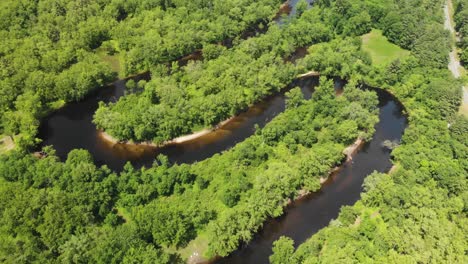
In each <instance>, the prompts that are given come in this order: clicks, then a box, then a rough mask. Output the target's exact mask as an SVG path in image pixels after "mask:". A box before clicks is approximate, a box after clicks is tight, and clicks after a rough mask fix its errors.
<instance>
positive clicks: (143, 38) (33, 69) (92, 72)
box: [0, 0, 281, 147]
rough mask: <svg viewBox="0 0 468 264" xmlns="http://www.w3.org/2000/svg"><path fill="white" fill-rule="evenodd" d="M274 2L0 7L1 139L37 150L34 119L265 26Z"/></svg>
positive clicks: (56, 0) (56, 1) (102, 1)
mask: <svg viewBox="0 0 468 264" xmlns="http://www.w3.org/2000/svg"><path fill="white" fill-rule="evenodd" d="M280 3H281V2H280V1H279V0H262V1H255V2H251V1H246V0H238V1H220V0H217V1H203V0H199V1H179V0H169V1H167V0H164V1H123V0H99V1H89V0H83V1H72V0H68V1H67V0H63V1H62V0H40V1H37V0H22V1H16V0H8V1H2V2H1V3H0V10H1V11H0V21H1V22H0V36H1V38H2V40H3V41H2V42H1V43H0V115H1V116H2V120H1V121H2V122H1V125H0V132H1V131H3V132H4V133H5V134H8V135H11V136H15V138H14V139H15V141H16V143H17V145H19V146H20V147H28V146H31V145H33V144H34V143H36V141H37V140H36V139H35V136H36V133H37V127H38V124H39V121H38V119H39V118H40V117H42V116H43V115H44V114H45V113H47V112H49V111H50V110H51V109H54V108H56V107H57V106H60V105H63V102H70V101H75V100H79V99H82V98H83V97H84V96H85V95H86V94H87V93H89V92H90V91H91V90H93V89H95V88H98V87H101V86H103V85H104V84H106V83H109V82H110V81H112V80H113V79H114V78H115V74H114V73H112V71H111V68H110V66H109V64H108V63H105V62H104V61H103V60H102V58H101V57H102V56H100V55H101V53H100V51H104V52H105V53H107V54H109V55H114V56H117V57H119V58H121V64H122V65H121V68H122V73H123V74H124V75H126V74H131V73H137V72H139V71H144V70H148V69H150V68H151V67H157V66H158V65H159V63H162V62H168V61H171V60H174V59H176V58H178V57H181V56H183V55H185V54H188V53H191V52H193V51H194V50H195V49H200V48H202V47H204V46H209V47H211V46H212V45H213V46H214V44H216V43H218V42H221V41H223V40H226V39H229V38H231V39H234V38H236V37H238V36H239V35H241V33H243V32H246V31H248V30H250V29H252V28H257V27H258V25H263V24H266V23H267V22H268V21H270V20H271V18H272V17H274V16H275V14H276V12H277V11H278V8H279V5H280Z"/></svg>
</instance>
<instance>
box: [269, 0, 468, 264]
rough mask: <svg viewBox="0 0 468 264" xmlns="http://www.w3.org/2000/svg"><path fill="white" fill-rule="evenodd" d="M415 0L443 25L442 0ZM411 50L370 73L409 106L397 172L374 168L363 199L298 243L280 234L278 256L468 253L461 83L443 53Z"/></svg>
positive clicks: (420, 259)
mask: <svg viewBox="0 0 468 264" xmlns="http://www.w3.org/2000/svg"><path fill="white" fill-rule="evenodd" d="M408 2H409V3H410V4H409V5H408V7H407V8H409V9H410V10H412V11H413V12H414V11H416V12H420V13H421V14H425V15H424V16H425V17H426V18H428V19H427V20H429V21H426V22H425V23H426V25H427V24H432V23H436V24H435V25H436V26H437V27H436V29H442V28H443V24H442V22H441V21H442V8H441V6H442V1H432V2H427V3H426V4H427V6H424V5H421V6H419V5H420V4H421V2H422V1H412V2H410V1H408ZM418 6H419V7H418ZM434 7H436V8H434ZM400 8H401V7H400ZM418 9H420V10H418ZM399 12H401V13H397V14H399V15H400V16H401V17H400V18H399V19H402V20H403V21H404V20H405V16H403V15H402V14H404V13H406V12H409V11H407V10H404V9H403V8H402V10H401V11H399ZM428 12H429V13H428ZM427 14H431V15H427ZM464 18H466V16H465V17H464ZM431 19H434V20H435V21H430V20H431ZM384 20H385V19H384ZM426 25H424V26H426ZM406 28H407V27H405V28H404V30H406ZM436 31H437V30H436ZM387 32H388V31H387ZM432 33H433V32H432ZM432 33H429V34H432ZM395 36H396V35H395ZM400 37H401V38H403V37H404V35H400ZM389 38H390V36H389ZM422 38H426V37H425V36H422ZM427 38H428V39H427V40H426V42H425V46H427V47H429V46H430V47H437V46H439V47H440V48H441V49H442V47H444V48H445V45H444V46H440V43H438V41H439V40H438V39H437V38H433V40H432V41H430V39H431V38H429V37H427ZM394 41H395V42H396V43H404V42H403V40H394ZM400 45H402V44H400ZM448 52H449V49H448V48H447V49H446V50H445V51H444V52H443V54H448ZM441 54H442V53H441ZM412 55H414V57H413V56H410V57H409V58H407V59H405V60H404V61H396V62H393V63H391V64H390V65H388V66H387V67H384V68H380V69H374V70H373V71H372V72H370V73H369V74H367V75H366V76H363V78H364V80H365V82H367V83H372V84H374V85H376V86H379V87H383V88H386V89H388V90H390V91H391V92H392V93H393V94H395V95H396V96H397V97H398V98H399V99H400V100H401V101H402V102H403V104H404V105H405V107H406V109H407V111H408V114H409V119H410V125H409V127H408V128H407V129H406V132H405V135H404V137H403V139H402V144H401V146H399V147H398V148H396V149H395V150H394V151H393V156H394V164H395V168H394V170H393V172H392V173H391V174H380V173H374V174H372V175H369V176H368V177H367V178H366V180H365V183H364V190H365V193H363V194H362V195H361V198H362V199H361V200H360V201H359V202H358V203H356V204H355V205H354V206H346V207H343V208H342V209H341V213H340V215H339V217H338V219H336V220H333V221H332V222H331V223H330V226H329V227H327V228H324V229H323V230H321V231H320V232H319V233H318V234H316V235H314V236H313V237H312V238H311V239H310V240H308V241H307V242H306V243H304V244H302V245H300V246H299V245H296V246H299V248H298V249H297V251H295V249H294V242H293V241H292V240H290V239H289V238H286V237H282V238H281V239H279V240H278V241H276V242H275V246H274V249H273V251H274V254H273V255H272V256H271V257H270V261H271V263H365V262H378V263H465V262H467V261H468V259H467V256H466V248H467V242H466V234H467V233H468V222H467V219H468V218H467V212H468V207H467V204H468V186H467V179H466V177H467V175H468V174H467V171H468V162H467V161H468V156H467V155H468V120H467V119H466V117H462V116H457V114H456V111H457V110H458V105H459V103H460V93H461V91H460V84H459V83H457V82H456V81H455V80H451V74H450V73H449V71H448V70H447V69H446V66H445V63H444V64H442V63H441V64H440V67H434V66H435V65H437V64H435V62H436V61H433V62H432V63H430V62H427V61H425V60H419V61H418V60H417V57H416V56H415V54H414V52H413V53H412ZM435 59H436V58H435ZM436 60H438V59H436ZM447 123H449V125H447Z"/></svg>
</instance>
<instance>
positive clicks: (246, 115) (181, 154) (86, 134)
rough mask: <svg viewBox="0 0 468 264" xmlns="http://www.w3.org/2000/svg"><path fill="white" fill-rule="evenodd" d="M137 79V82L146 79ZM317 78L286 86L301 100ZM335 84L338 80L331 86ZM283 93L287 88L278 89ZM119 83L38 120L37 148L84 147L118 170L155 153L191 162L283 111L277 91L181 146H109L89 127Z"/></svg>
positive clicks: (60, 151) (118, 91)
mask: <svg viewBox="0 0 468 264" xmlns="http://www.w3.org/2000/svg"><path fill="white" fill-rule="evenodd" d="M147 77H148V76H145V75H143V76H139V77H137V78H136V80H138V79H147ZM317 83H318V79H317V78H316V77H314V78H307V79H300V80H296V81H294V82H293V84H291V85H290V86H289V87H295V86H299V87H301V89H302V91H303V93H304V97H305V98H310V96H311V94H312V92H313V88H314V86H315V85H316V84H317ZM336 83H337V85H339V84H340V82H339V81H337V82H336ZM284 90H287V89H284ZM124 91H125V81H123V80H122V81H117V82H115V83H114V84H113V85H111V86H109V87H105V88H102V89H100V90H99V91H98V92H97V93H96V94H95V95H93V96H89V97H88V98H87V99H85V100H83V101H80V102H76V103H71V104H68V105H67V106H65V107H63V108H62V109H60V110H58V111H56V112H54V113H53V114H52V115H50V116H49V117H47V118H46V119H45V120H43V122H42V125H41V127H40V129H39V131H40V133H39V136H40V138H41V139H42V140H43V142H42V145H43V146H46V145H52V146H53V147H54V148H55V150H56V151H57V155H58V156H59V157H60V158H61V159H66V156H67V154H68V153H69V152H70V151H71V150H73V149H87V150H88V151H89V152H90V153H91V154H92V155H93V158H94V160H95V162H96V163H97V164H98V165H104V164H106V165H107V166H108V167H109V168H111V169H113V170H115V171H120V170H121V169H122V168H123V166H124V165H125V163H126V162H127V161H130V162H131V163H132V164H133V165H134V166H135V167H141V166H151V165H152V163H153V161H154V159H155V157H156V156H157V155H159V154H164V155H166V156H167V157H168V158H169V160H170V161H171V162H172V163H193V162H196V161H200V160H203V159H206V158H209V157H211V156H213V155H214V154H216V153H220V152H222V151H223V150H227V149H229V148H231V147H233V146H234V145H236V144H237V143H239V142H241V141H243V140H245V139H246V138H247V137H249V136H251V135H252V134H253V133H254V129H255V125H256V124H257V125H258V126H259V127H263V126H265V124H267V123H268V122H269V121H270V120H271V119H272V118H274V117H275V116H276V115H278V114H279V113H281V112H283V111H284V109H285V98H284V94H283V93H277V94H276V95H273V96H270V97H267V98H266V99H264V100H262V101H261V102H259V103H257V104H255V105H254V106H252V107H250V108H249V109H248V110H247V111H246V112H243V113H241V114H239V115H237V116H236V117H234V118H233V119H232V120H231V121H230V122H228V123H227V124H225V125H223V126H221V127H220V128H219V129H217V130H215V131H213V132H212V133H209V134H207V135H205V136H202V137H200V138H197V139H195V140H192V141H188V142H185V143H182V144H172V145H168V146H165V147H162V148H156V147H151V146H144V145H137V146H136V145H128V144H114V143H111V142H108V141H106V140H104V139H103V138H102V136H101V133H100V132H99V131H98V130H97V129H96V126H95V125H94V124H93V123H92V119H93V115H94V112H95V111H96V109H97V107H98V103H99V101H104V102H114V101H116V100H117V99H118V98H119V97H120V96H122V95H123V94H124Z"/></svg>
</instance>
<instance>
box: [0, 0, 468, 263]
mask: <svg viewBox="0 0 468 264" xmlns="http://www.w3.org/2000/svg"><path fill="white" fill-rule="evenodd" d="M280 4H281V1H277V0H261V1H246V0H237V1H222V0H209V1H207V0H197V1H180V0H164V1H136V0H132V1H124V0H99V1H87V0H84V1H67V0H60V1H58V0H39V1H36V0H21V1H13V0H6V1H2V2H1V3H0V18H1V19H0V36H2V39H3V40H4V41H2V42H1V43H0V115H1V116H2V123H1V124H2V125H1V133H5V134H7V135H11V136H12V137H13V138H14V140H15V143H16V144H17V148H16V149H15V150H13V151H10V152H9V153H7V154H5V155H0V215H1V217H0V262H5V263H56V262H80V263H140V262H143V263H144V262H146V263H182V262H184V261H185V260H187V258H188V257H189V256H190V254H192V253H193V251H191V249H193V247H194V245H196V246H199V248H197V250H198V249H199V251H198V252H199V253H200V254H201V255H202V256H203V257H207V258H209V257H214V256H227V255H229V254H230V253H232V252H233V251H234V250H236V249H238V248H239V245H241V244H242V243H248V242H249V241H251V240H252V239H253V237H254V235H255V233H256V232H258V231H259V230H260V228H261V227H262V225H263V223H264V222H265V221H266V220H267V219H269V218H274V217H278V216H280V215H282V214H283V210H284V207H285V205H286V204H287V203H288V201H290V200H293V199H295V198H297V197H298V196H299V194H300V193H304V192H314V191H317V190H319V189H320V187H321V185H320V178H323V177H327V175H329V173H330V171H331V170H332V169H333V168H335V167H336V166H338V165H340V164H341V163H342V162H343V160H344V159H345V154H344V153H343V150H344V149H345V148H346V147H347V146H349V145H351V144H353V142H355V141H356V139H363V140H371V139H372V137H373V134H374V132H375V128H374V125H375V124H376V123H377V122H378V121H379V120H378V106H377V105H378V98H377V95H376V93H375V92H373V91H372V90H366V89H363V87H366V86H371V87H379V88H377V89H385V90H387V91H388V92H389V93H391V94H393V95H394V96H395V98H397V99H398V100H400V101H401V103H402V104H403V106H404V109H405V111H406V113H407V114H408V120H409V125H408V127H407V129H406V131H405V134H404V136H403V138H402V141H401V142H398V144H397V145H398V146H395V149H394V150H393V152H392V163H393V164H394V168H393V170H392V172H391V173H389V174H384V173H372V174H371V175H369V176H368V177H367V178H366V180H365V182H364V185H363V189H364V193H362V195H361V200H360V201H359V202H357V203H356V204H355V205H353V206H345V207H343V208H342V209H341V212H340V215H339V216H338V217H337V219H335V220H333V221H331V222H330V225H329V226H328V227H326V228H324V229H322V230H321V231H319V232H318V233H317V234H316V235H314V236H312V237H311V238H310V239H309V240H308V241H306V242H305V243H303V244H302V245H300V246H299V245H294V242H293V241H292V240H290V239H289V238H285V237H283V238H281V239H280V240H278V241H276V242H275V243H274V246H273V255H272V256H271V257H270V261H271V262H272V263H293V264H294V263H316V262H331V263H340V262H343V263H353V262H359V263H360V262H383V263H406V262H411V263H426V262H430V261H434V262H437V263H444V262H454V263H457V262H459V263H464V262H467V259H466V252H465V251H466V248H467V247H468V246H467V241H466V239H465V237H466V234H467V233H468V230H467V229H468V223H467V219H468V218H467V212H468V207H467V203H468V186H467V181H466V176H467V175H468V173H467V172H468V156H467V153H468V138H467V136H468V121H467V119H466V118H465V117H462V116H459V115H457V113H456V112H457V109H458V107H459V105H460V101H461V91H460V86H461V83H460V80H456V79H454V78H453V77H452V76H451V74H450V72H449V71H448V69H447V63H448V53H449V49H450V45H449V44H450V43H449V41H450V39H449V34H448V32H447V31H445V30H444V29H443V14H442V5H443V1H441V0H408V1H398V0H391V1H378V0H365V1H361V0H336V1H332V0H317V1H314V4H313V5H312V6H308V5H307V4H306V3H305V2H304V1H301V4H300V5H299V7H300V8H298V12H297V13H296V15H295V16H291V17H289V18H285V19H284V20H283V23H280V24H276V23H274V22H273V18H274V17H275V16H276V13H277V11H278V8H279V6H280ZM463 10H464V4H463V1H461V0H460V1H457V4H456V14H455V20H456V22H457V27H458V29H459V30H460V31H461V32H463V29H462V28H463V25H464V24H463V23H464V22H463V19H464V18H465V17H466V16H464V15H463V14H464V13H463V12H464V11H463ZM252 30H253V31H254V33H253V34H250V33H249V32H251V31H252ZM372 30H380V31H381V32H382V36H384V37H385V38H386V39H388V40H389V41H390V42H392V43H393V44H395V45H397V46H398V47H399V48H401V49H402V50H403V49H404V50H406V52H405V56H404V57H401V58H400V57H398V58H396V59H393V60H391V61H389V62H388V63H383V64H379V63H377V62H376V61H373V57H372V56H371V55H370V54H368V52H366V50H365V49H363V47H362V36H363V35H364V34H368V33H369V32H371V31H372ZM462 37H464V35H462ZM463 39H464V38H463ZM460 45H463V41H462V43H461V44H460ZM461 47H463V46H461ZM298 48H306V49H307V54H306V55H305V56H304V57H303V58H300V59H297V58H295V55H296V50H297V49H298ZM196 50H200V51H201V53H202V54H203V56H202V59H201V60H197V61H189V62H188V63H187V65H179V64H178V63H176V62H175V61H174V60H176V59H178V58H180V57H181V56H184V55H187V54H190V53H192V52H194V51H196ZM103 52H104V54H106V56H112V57H113V58H114V59H116V60H118V61H119V62H120V64H121V70H122V72H121V74H123V75H130V74H137V73H141V72H145V71H150V73H151V80H149V81H148V82H147V83H146V84H145V85H141V84H139V83H136V82H134V81H129V82H127V88H128V89H127V90H128V91H129V92H128V93H127V94H126V95H125V96H123V97H121V98H120V100H119V101H117V102H116V103H111V104H108V105H106V104H101V105H100V107H99V109H98V110H97V111H96V113H95V116H94V122H95V124H96V125H97V127H98V128H100V129H103V130H105V131H106V132H107V133H109V134H111V135H112V136H113V137H115V138H116V139H119V140H133V141H147V140H149V141H153V142H156V143H161V142H164V141H165V140H169V139H172V138H174V137H177V136H180V135H183V134H187V133H191V132H193V131H196V130H198V129H202V128H206V127H211V126H214V125H216V124H218V123H219V122H221V121H223V120H225V119H227V118H229V117H231V116H233V115H236V114H238V113H239V112H241V111H243V110H245V109H246V108H248V107H249V106H251V105H252V104H254V103H256V102H258V101H260V100H262V99H263V98H265V97H267V96H268V95H271V94H275V93H279V92H280V91H283V92H284V91H285V89H284V88H286V87H288V85H289V84H290V83H291V82H292V81H293V80H294V79H295V78H297V76H298V75H300V74H303V73H307V72H314V73H320V74H321V75H323V76H322V77H321V78H320V80H319V84H318V85H317V86H316V87H315V90H314V93H313V95H312V98H311V99H310V100H305V99H304V97H303V95H302V94H301V91H300V89H299V88H294V87H290V88H291V89H289V90H287V91H286V92H285V97H286V109H285V111H284V112H282V113H281V114H279V115H277V116H276V117H275V118H274V119H273V120H271V121H270V122H269V123H268V124H267V125H266V126H265V127H263V128H257V129H256V130H255V133H254V134H253V135H252V136H250V137H249V138H247V139H246V140H244V141H243V142H240V143H238V144H236V145H235V146H234V147H232V148H230V149H229V150H227V151H224V152H222V153H219V154H216V155H214V156H213V157H210V158H207V159H205V160H203V161H201V162H198V163H194V164H171V163H170V162H169V160H168V158H167V157H165V156H162V155H161V156H158V157H156V159H155V161H154V163H153V165H152V166H151V167H148V168H145V167H143V168H135V167H133V166H132V165H131V163H127V165H125V167H124V169H123V170H122V171H121V172H114V171H111V170H110V169H109V168H108V167H107V166H106V165H103V166H98V165H96V163H95V161H94V160H93V157H92V155H91V154H90V153H89V152H88V151H86V150H81V149H75V150H73V151H71V152H70V153H69V154H68V157H67V158H66V159H65V160H63V161H62V160H60V159H59V158H58V157H57V156H56V154H55V151H54V149H53V147H45V148H43V149H42V153H41V158H38V157H37V156H34V155H32V153H31V152H32V149H33V148H32V147H33V146H34V145H36V144H37V141H38V140H37V139H36V133H37V127H38V125H39V120H40V119H41V118H42V117H44V116H45V115H46V114H47V113H49V112H50V111H52V110H53V109H54V108H57V107H58V106H60V105H63V104H64V103H66V102H72V101H76V100H80V99H82V98H84V97H85V96H86V95H88V94H89V93H90V92H91V91H93V90H95V89H99V87H102V86H103V85H104V84H107V83H109V82H111V81H112V80H113V79H115V77H116V74H117V73H116V72H113V70H112V67H111V66H110V65H109V63H108V61H106V59H104V57H103V56H102V53H103ZM106 58H108V57H106ZM333 77H341V78H343V79H346V80H347V81H348V83H347V85H346V86H345V87H344V91H343V94H342V95H340V96H337V95H336V93H335V87H334V82H333ZM140 88H142V89H140ZM294 246H299V247H298V248H297V249H295V248H294Z"/></svg>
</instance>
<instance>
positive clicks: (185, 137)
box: [98, 116, 235, 148]
mask: <svg viewBox="0 0 468 264" xmlns="http://www.w3.org/2000/svg"><path fill="white" fill-rule="evenodd" d="M234 118H235V116H233V117H231V118H229V119H226V120H224V121H222V122H220V123H219V124H218V125H216V126H214V127H212V128H205V129H203V130H200V131H198V132H194V133H192V134H187V135H183V136H179V137H176V138H173V139H171V140H168V141H165V142H162V143H159V144H157V143H154V142H151V141H144V142H133V141H122V140H117V139H116V138H114V137H113V136H111V135H109V134H107V133H106V132H104V131H99V132H98V134H99V137H100V138H101V139H103V140H105V141H106V142H107V143H110V144H114V145H116V144H123V145H131V146H149V147H154V148H161V147H164V146H167V145H172V144H182V143H186V142H189V141H192V140H196V139H199V138H201V137H203V136H206V135H208V134H210V133H212V132H213V131H216V130H217V129H219V128H222V127H223V126H225V125H227V124H229V122H231V121H232V120H233V119H234Z"/></svg>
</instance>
